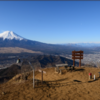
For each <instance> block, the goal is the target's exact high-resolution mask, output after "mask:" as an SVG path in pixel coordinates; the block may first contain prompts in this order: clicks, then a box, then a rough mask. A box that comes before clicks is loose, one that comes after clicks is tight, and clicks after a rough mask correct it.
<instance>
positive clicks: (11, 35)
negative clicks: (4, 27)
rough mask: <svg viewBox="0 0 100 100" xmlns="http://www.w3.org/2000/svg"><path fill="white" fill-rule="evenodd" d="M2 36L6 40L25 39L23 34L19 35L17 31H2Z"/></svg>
mask: <svg viewBox="0 0 100 100" xmlns="http://www.w3.org/2000/svg"><path fill="white" fill-rule="evenodd" d="M0 38H3V40H5V39H10V40H12V39H16V40H23V39H24V38H22V37H21V36H19V35H17V34H16V33H14V32H12V31H5V32H3V33H1V34H0Z"/></svg>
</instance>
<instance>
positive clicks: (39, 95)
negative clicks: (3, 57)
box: [0, 67, 100, 100]
mask: <svg viewBox="0 0 100 100" xmlns="http://www.w3.org/2000/svg"><path fill="white" fill-rule="evenodd" d="M43 70H45V71H46V74H44V81H45V84H43V85H41V84H38V85H36V88H35V89H33V85H32V76H33V74H32V72H31V73H30V74H28V80H26V81H25V80H22V81H18V80H15V78H13V79H12V80H10V81H9V82H7V83H5V84H2V85H1V87H0V100H100V78H99V74H98V72H99V71H100V69H99V68H86V67H81V68H76V70H75V71H72V72H71V71H66V70H63V74H62V75H60V74H57V73H55V69H54V68H47V69H46V68H45V69H43ZM90 72H91V73H92V75H94V74H95V76H96V80H95V81H94V79H91V80H89V73H90ZM35 78H36V79H38V80H41V73H40V72H38V71H36V72H35ZM92 78H93V77H92ZM2 91H4V92H5V94H2ZM1 94H2V95H1Z"/></svg>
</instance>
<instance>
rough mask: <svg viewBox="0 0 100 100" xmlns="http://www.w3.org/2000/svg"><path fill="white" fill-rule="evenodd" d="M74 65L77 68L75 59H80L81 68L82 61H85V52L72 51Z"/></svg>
mask: <svg viewBox="0 0 100 100" xmlns="http://www.w3.org/2000/svg"><path fill="white" fill-rule="evenodd" d="M72 59H73V65H74V66H75V59H79V60H80V61H79V67H81V59H83V51H81V50H80V51H75V50H74V51H72Z"/></svg>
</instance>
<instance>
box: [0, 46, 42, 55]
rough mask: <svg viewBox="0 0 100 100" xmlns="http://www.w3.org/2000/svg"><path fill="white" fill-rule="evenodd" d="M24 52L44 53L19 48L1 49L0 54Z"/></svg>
mask: <svg viewBox="0 0 100 100" xmlns="http://www.w3.org/2000/svg"><path fill="white" fill-rule="evenodd" d="M22 52H27V53H40V54H41V53H42V52H40V51H32V50H29V49H25V48H19V47H0V53H22Z"/></svg>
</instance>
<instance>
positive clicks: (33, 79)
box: [33, 69, 35, 88]
mask: <svg viewBox="0 0 100 100" xmlns="http://www.w3.org/2000/svg"><path fill="white" fill-rule="evenodd" d="M34 80H35V79H34V69H33V88H35V81H34Z"/></svg>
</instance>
